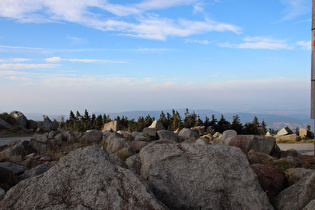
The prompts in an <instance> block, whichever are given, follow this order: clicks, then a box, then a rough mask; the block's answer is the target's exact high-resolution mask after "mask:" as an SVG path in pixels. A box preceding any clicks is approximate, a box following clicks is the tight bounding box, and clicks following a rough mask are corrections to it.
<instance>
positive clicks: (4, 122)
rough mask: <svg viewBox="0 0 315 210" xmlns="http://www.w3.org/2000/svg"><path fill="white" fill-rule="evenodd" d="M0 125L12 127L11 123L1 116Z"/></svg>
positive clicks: (6, 127) (7, 127)
mask: <svg viewBox="0 0 315 210" xmlns="http://www.w3.org/2000/svg"><path fill="white" fill-rule="evenodd" d="M0 126H2V127H4V128H5V129H12V128H13V126H12V125H10V124H9V123H8V122H6V121H4V120H3V119H1V118H0ZM0 128H1V127H0Z"/></svg>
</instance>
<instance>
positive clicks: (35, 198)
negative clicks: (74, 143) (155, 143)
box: [0, 146, 166, 209]
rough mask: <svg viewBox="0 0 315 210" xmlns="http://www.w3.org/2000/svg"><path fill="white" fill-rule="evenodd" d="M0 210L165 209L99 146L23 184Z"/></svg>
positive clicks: (75, 154) (75, 153)
mask: <svg viewBox="0 0 315 210" xmlns="http://www.w3.org/2000/svg"><path fill="white" fill-rule="evenodd" d="M116 161H117V160H115V161H114V163H115V162H116ZM0 208H1V209H166V207H165V206H164V205H163V204H162V203H160V202H159V201H157V200H156V199H155V197H154V195H153V194H152V193H151V192H150V190H149V188H148V186H147V185H146V183H145V182H144V181H143V180H142V179H141V178H140V177H139V176H137V175H136V174H134V173H133V172H132V171H131V170H129V169H125V168H122V167H120V166H118V165H116V164H113V163H112V162H111V159H110V155H109V153H108V152H106V151H105V150H104V149H101V148H100V147H98V146H90V147H85V148H81V149H78V150H76V151H73V152H71V153H69V154H68V155H67V156H65V157H63V158H62V159H61V160H60V161H59V163H58V164H57V165H55V166H53V167H52V168H51V169H50V170H48V171H47V172H46V173H44V174H42V175H39V176H36V177H33V178H30V179H25V180H23V181H21V182H20V183H19V184H17V185H16V186H14V187H13V188H11V189H10V190H9V191H8V192H7V193H6V195H5V197H4V199H3V200H2V201H1V202H0Z"/></svg>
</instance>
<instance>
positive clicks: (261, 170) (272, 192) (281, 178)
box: [251, 164, 287, 200]
mask: <svg viewBox="0 0 315 210" xmlns="http://www.w3.org/2000/svg"><path fill="white" fill-rule="evenodd" d="M251 167H252V169H253V170H254V171H255V173H256V174H257V176H258V179H259V183H260V185H261V187H262V189H263V190H264V191H265V192H266V194H267V196H268V198H269V200H272V199H273V198H275V197H276V196H277V195H278V194H279V193H280V192H281V191H282V190H283V189H284V188H286V187H287V182H286V179H285V174H284V172H283V171H282V170H281V169H279V168H277V167H275V166H268V165H262V164H253V165H251Z"/></svg>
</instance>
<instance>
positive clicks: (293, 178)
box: [285, 168, 315, 185]
mask: <svg viewBox="0 0 315 210" xmlns="http://www.w3.org/2000/svg"><path fill="white" fill-rule="evenodd" d="M311 173H315V170H314V169H305V168H290V169H288V170H286V171H285V176H286V178H287V180H288V182H289V184H290V185H293V184H295V183H297V182H298V181H300V179H302V178H303V177H305V176H307V175H310V174H311Z"/></svg>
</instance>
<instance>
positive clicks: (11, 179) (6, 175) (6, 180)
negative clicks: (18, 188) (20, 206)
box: [0, 167, 19, 191]
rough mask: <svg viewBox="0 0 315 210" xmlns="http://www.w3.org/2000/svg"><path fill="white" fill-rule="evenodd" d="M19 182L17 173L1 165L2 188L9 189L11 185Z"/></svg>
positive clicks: (0, 178) (0, 181) (0, 183)
mask: <svg viewBox="0 0 315 210" xmlns="http://www.w3.org/2000/svg"><path fill="white" fill-rule="evenodd" d="M18 182H19V178H18V176H17V175H15V174H14V173H12V172H11V171H9V170H8V169H5V168H2V167H0V188H2V189H4V190H5V191H8V190H9V189H10V188H11V187H13V186H14V185H16V184H17V183H18Z"/></svg>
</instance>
